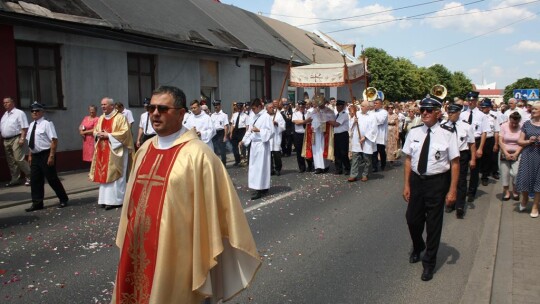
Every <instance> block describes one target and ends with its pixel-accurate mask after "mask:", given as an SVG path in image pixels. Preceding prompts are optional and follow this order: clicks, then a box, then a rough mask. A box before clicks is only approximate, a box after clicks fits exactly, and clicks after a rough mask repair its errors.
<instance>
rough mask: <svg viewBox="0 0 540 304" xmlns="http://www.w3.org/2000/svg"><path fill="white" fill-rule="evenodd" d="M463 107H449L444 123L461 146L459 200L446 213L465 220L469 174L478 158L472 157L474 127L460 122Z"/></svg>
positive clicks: (473, 151) (458, 105)
mask: <svg viewBox="0 0 540 304" xmlns="http://www.w3.org/2000/svg"><path fill="white" fill-rule="evenodd" d="M462 109H463V105H462V104H461V103H459V100H458V101H457V102H454V103H451V104H449V105H448V110H447V111H448V121H446V122H444V123H443V124H444V125H447V126H449V127H451V128H454V130H455V132H454V133H455V134H456V137H457V141H458V146H459V179H458V185H457V198H456V203H455V204H454V205H453V206H447V207H446V212H447V213H450V212H452V211H454V209H455V210H456V217H457V218H458V219H463V216H464V215H465V198H466V197H467V174H468V172H469V167H471V169H474V168H475V167H476V157H471V155H475V154H476V144H475V139H474V130H473V128H472V126H471V125H470V124H469V123H468V122H466V121H464V120H459V116H460V113H461V110H462Z"/></svg>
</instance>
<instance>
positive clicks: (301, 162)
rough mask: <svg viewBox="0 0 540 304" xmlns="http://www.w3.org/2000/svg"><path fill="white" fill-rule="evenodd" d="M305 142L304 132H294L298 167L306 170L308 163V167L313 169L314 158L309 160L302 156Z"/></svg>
mask: <svg viewBox="0 0 540 304" xmlns="http://www.w3.org/2000/svg"><path fill="white" fill-rule="evenodd" d="M303 144H304V133H296V132H294V151H295V152H296V162H297V163H298V169H300V170H302V171H305V170H306V163H307V169H308V170H313V160H308V159H305V158H303V157H302V145H303Z"/></svg>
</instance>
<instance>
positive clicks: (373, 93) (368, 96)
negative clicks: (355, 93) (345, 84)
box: [362, 87, 378, 101]
mask: <svg viewBox="0 0 540 304" xmlns="http://www.w3.org/2000/svg"><path fill="white" fill-rule="evenodd" d="M377 92H378V91H377V89H375V88H374V87H368V88H367V89H365V90H364V92H363V93H362V96H363V97H364V100H366V101H374V100H375V99H377Z"/></svg>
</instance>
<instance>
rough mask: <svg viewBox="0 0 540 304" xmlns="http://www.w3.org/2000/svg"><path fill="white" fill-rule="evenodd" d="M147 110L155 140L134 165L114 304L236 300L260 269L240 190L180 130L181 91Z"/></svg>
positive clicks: (166, 89) (170, 90) (156, 99)
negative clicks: (238, 193)
mask: <svg viewBox="0 0 540 304" xmlns="http://www.w3.org/2000/svg"><path fill="white" fill-rule="evenodd" d="M148 109H149V114H150V119H151V121H152V126H153V127H154V130H156V133H157V136H155V137H154V138H152V139H150V140H148V141H146V142H145V143H144V144H143V145H142V146H141V148H140V149H139V150H138V151H137V153H136V154H135V157H134V161H133V170H132V174H133V175H132V177H131V178H130V180H129V185H128V188H127V189H128V191H127V192H126V197H125V200H124V201H125V205H126V206H125V208H123V210H122V214H121V216H120V224H119V226H118V234H117V238H116V244H117V246H118V247H119V248H120V261H119V263H118V272H117V275H116V284H115V289H114V292H113V296H112V303H126V302H130V303H148V302H149V300H148V299H151V300H150V302H151V303H197V304H200V303H203V300H204V299H205V298H212V299H213V301H212V303H213V302H214V301H215V302H216V303H218V302H221V301H220V300H221V299H224V298H225V299H229V298H232V297H233V296H234V295H236V294H237V293H239V292H240V291H241V290H243V289H244V288H246V287H247V286H248V285H249V283H250V282H251V280H252V279H253V277H254V275H255V273H256V271H257V269H258V268H259V266H260V265H261V261H260V259H259V255H258V253H257V248H256V246H255V242H254V240H253V236H252V234H251V231H250V228H249V225H248V223H247V220H246V217H245V215H244V212H243V210H242V205H241V203H240V200H239V198H238V195H237V194H236V189H235V187H234V185H233V183H232V180H231V178H230V177H229V175H228V173H227V170H226V169H225V167H224V166H223V165H222V164H221V162H220V159H219V158H218V157H217V156H216V155H215V153H214V151H213V150H212V149H209V147H208V146H207V145H206V144H205V143H203V142H202V141H201V140H200V139H199V136H198V135H197V133H196V131H195V130H194V129H186V128H183V127H182V120H183V116H184V115H185V113H186V97H185V94H184V92H183V91H182V90H180V89H179V88H177V87H172V86H162V87H159V88H157V89H156V90H154V92H153V93H152V99H151V101H150V105H149V106H148ZM224 283H225V284H224Z"/></svg>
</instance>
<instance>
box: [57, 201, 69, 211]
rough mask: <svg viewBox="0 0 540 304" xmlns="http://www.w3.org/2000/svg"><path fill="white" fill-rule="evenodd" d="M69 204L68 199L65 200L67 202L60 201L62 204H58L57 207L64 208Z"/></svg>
mask: <svg viewBox="0 0 540 304" xmlns="http://www.w3.org/2000/svg"><path fill="white" fill-rule="evenodd" d="M67 204H68V202H67V201H65V202H60V204H58V207H57V208H58V209H62V208H64V207H66V206H67Z"/></svg>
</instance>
